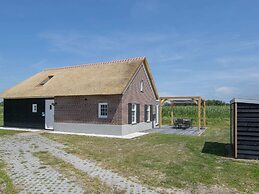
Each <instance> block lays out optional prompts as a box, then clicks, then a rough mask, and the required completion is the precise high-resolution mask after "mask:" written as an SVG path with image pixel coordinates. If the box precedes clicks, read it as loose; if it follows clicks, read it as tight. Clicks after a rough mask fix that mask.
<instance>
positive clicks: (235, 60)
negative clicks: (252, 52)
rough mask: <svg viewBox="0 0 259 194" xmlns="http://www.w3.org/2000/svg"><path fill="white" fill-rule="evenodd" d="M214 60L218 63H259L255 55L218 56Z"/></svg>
mask: <svg viewBox="0 0 259 194" xmlns="http://www.w3.org/2000/svg"><path fill="white" fill-rule="evenodd" d="M216 62H217V63H219V64H230V65H233V64H235V65H236V64H237V63H238V64H240V63H243V64H246V63H259V57H257V56H243V57H240V56H229V57H220V58H217V59H216Z"/></svg>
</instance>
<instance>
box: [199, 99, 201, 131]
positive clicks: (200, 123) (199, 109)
mask: <svg viewBox="0 0 259 194" xmlns="http://www.w3.org/2000/svg"><path fill="white" fill-rule="evenodd" d="M200 128H201V98H200V97H199V98H198V129H200Z"/></svg>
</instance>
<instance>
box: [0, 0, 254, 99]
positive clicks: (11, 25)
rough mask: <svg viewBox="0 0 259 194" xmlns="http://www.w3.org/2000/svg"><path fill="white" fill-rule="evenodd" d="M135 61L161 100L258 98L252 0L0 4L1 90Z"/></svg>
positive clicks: (86, 0)
mask: <svg viewBox="0 0 259 194" xmlns="http://www.w3.org/2000/svg"><path fill="white" fill-rule="evenodd" d="M139 56H146V57H147V58H148V60H149V63H150V66H151V70H152V73H153V76H154V79H155V82H156V85H157V88H158V91H159V94H160V95H161V96H163V95H201V96H203V97H206V98H208V99H222V100H226V101H229V100H230V99H231V98H233V97H242V98H259V1H257V0H249V1H247V0H217V1H210V0H195V1H194V0H183V1H179V0H168V1H166V0H160V1H158V0H129V1H126V0H125V1H121V0H118V1H115V0H99V1H98V0H82V1H80V0H75V1H72V0H70V1H66V0H62V1H61V0H44V1H40V0H23V1H20V0H6V1H3V0H0V69H1V71H0V72H1V76H0V91H3V90H5V89H7V88H8V87H11V86H13V85H14V84H16V83H18V82H20V81H22V80H24V79H26V78H27V77H29V76H31V75H33V74H35V73H37V72H39V71H41V70H42V69H45V68H49V67H60V66H67V65H76V64H81V63H93V62H100V61H108V60H114V59H124V58H130V57H139Z"/></svg>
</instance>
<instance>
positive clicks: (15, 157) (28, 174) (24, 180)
mask: <svg viewBox="0 0 259 194" xmlns="http://www.w3.org/2000/svg"><path fill="white" fill-rule="evenodd" d="M63 148H64V145H62V144H59V143H57V142H54V141H52V140H50V139H47V138H45V137H43V136H40V135H39V134H35V133H24V134H18V135H15V136H11V137H6V138H2V139H1V142H0V157H1V158H3V160H4V161H5V162H6V163H7V166H8V169H9V175H10V177H11V178H12V179H13V181H14V183H15V184H16V185H19V186H20V187H21V188H23V190H22V191H21V193H29V192H31V193H83V192H84V191H83V189H82V188H81V187H80V186H78V185H77V184H76V183H74V182H72V181H70V180H68V179H67V178H65V177H64V176H63V175H62V174H61V173H59V172H58V171H56V170H55V169H53V168H52V167H51V166H49V165H43V164H42V162H41V161H40V160H39V159H38V158H37V157H34V156H33V155H32V154H33V153H34V152H39V151H48V152H49V153H51V154H53V155H54V156H55V157H57V158H59V159H62V160H64V161H65V162H68V163H70V164H72V165H73V166H74V167H75V168H76V169H78V170H80V171H82V172H85V173H86V174H87V175H89V176H90V177H93V178H98V179H99V180H100V181H102V182H103V183H105V184H106V185H108V186H110V187H111V188H118V189H121V190H124V191H126V193H130V194H131V193H132V194H137V193H143V194H146V193H148V194H149V193H156V192H155V191H152V190H150V189H149V188H147V187H145V186H143V185H141V184H139V183H136V182H133V181H131V180H129V179H127V178H125V177H123V176H120V175H119V174H117V173H114V172H112V171H111V170H107V169H104V168H102V167H100V166H98V165H97V164H96V163H95V162H92V161H90V160H82V159H80V158H78V157H77V156H75V155H73V154H69V153H67V152H65V151H64V150H63ZM43 191H44V192H43Z"/></svg>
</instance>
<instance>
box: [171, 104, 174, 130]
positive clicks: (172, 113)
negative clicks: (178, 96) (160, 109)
mask: <svg viewBox="0 0 259 194" xmlns="http://www.w3.org/2000/svg"><path fill="white" fill-rule="evenodd" d="M171 125H172V126H174V105H171Z"/></svg>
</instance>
